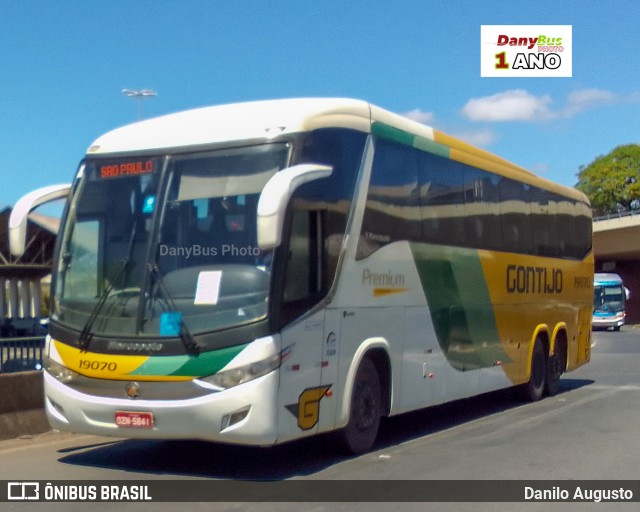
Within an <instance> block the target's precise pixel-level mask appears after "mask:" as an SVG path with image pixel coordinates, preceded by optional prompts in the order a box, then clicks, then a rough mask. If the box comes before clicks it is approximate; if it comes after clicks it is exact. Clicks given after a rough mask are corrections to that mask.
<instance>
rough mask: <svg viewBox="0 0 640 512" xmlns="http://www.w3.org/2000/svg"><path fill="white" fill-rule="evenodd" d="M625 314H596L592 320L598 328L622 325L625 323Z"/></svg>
mask: <svg viewBox="0 0 640 512" xmlns="http://www.w3.org/2000/svg"><path fill="white" fill-rule="evenodd" d="M624 319H625V314H624V313H616V314H615V315H610V316H598V315H594V316H593V318H592V321H591V324H592V325H593V327H596V328H603V329H606V328H609V327H622V326H623V325H624Z"/></svg>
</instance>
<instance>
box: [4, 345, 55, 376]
mask: <svg viewBox="0 0 640 512" xmlns="http://www.w3.org/2000/svg"><path fill="white" fill-rule="evenodd" d="M44 342H45V337H44V336H31V337H28V338H27V337H24V338H2V339H0V373H14V372H21V371H28V370H39V369H41V368H42V351H43V350H44Z"/></svg>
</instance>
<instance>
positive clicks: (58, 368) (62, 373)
mask: <svg viewBox="0 0 640 512" xmlns="http://www.w3.org/2000/svg"><path fill="white" fill-rule="evenodd" d="M42 364H43V365H44V369H45V370H46V372H47V373H48V374H49V375H51V376H52V377H53V378H54V379H56V380H57V381H60V382H62V383H63V384H68V383H69V382H71V381H72V380H74V379H75V378H76V377H77V376H78V374H77V373H76V372H74V371H72V370H69V368H67V367H66V366H63V365H61V364H60V363H57V362H56V361H54V360H53V359H51V358H50V357H49V356H48V355H43V357H42Z"/></svg>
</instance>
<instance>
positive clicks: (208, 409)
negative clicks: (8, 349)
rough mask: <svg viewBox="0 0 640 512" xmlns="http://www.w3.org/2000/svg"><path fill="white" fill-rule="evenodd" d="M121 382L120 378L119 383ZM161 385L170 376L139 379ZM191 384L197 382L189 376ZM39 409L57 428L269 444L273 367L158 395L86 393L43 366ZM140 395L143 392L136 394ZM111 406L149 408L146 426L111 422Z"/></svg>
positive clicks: (273, 430)
mask: <svg viewBox="0 0 640 512" xmlns="http://www.w3.org/2000/svg"><path fill="white" fill-rule="evenodd" d="M125 384H126V383H125V382H122V387H123V389H124V386H125ZM140 385H141V388H144V386H149V385H151V386H153V387H154V389H155V391H156V393H157V391H158V390H159V389H161V388H162V387H165V388H166V390H167V393H166V396H171V395H172V386H175V383H172V382H154V383H146V382H144V383H140ZM193 385H194V386H197V383H196V382H195V381H194V384H193ZM44 386H45V409H46V413H47V417H48V419H49V422H50V423H51V426H52V427H53V428H56V429H58V430H63V431H72V432H78V433H86V434H95V435H101V436H112V437H125V438H137V439H202V440H207V441H218V442H224V443H236V444H248V445H263V446H266V445H272V444H274V443H275V442H276V440H277V412H276V411H277V407H276V400H277V390H278V371H273V372H271V373H269V374H267V375H265V376H263V377H260V378H258V379H255V380H252V381H250V382H247V383H244V384H241V385H239V386H235V387H232V388H229V389H225V390H222V391H218V390H214V389H206V388H204V392H203V393H200V395H201V396H197V397H195V398H176V399H164V400H145V399H130V398H126V397H123V398H115V397H108V396H98V395H97V394H88V393H85V392H81V391H78V390H76V389H73V388H71V387H69V386H67V385H65V384H62V383H61V382H59V381H58V380H56V379H55V378H53V377H52V376H51V375H49V374H48V373H47V372H46V371H45V372H44ZM201 391H202V390H201ZM141 396H143V395H142V394H141ZM117 411H127V412H142V413H147V412H151V413H153V427H152V428H133V427H122V426H118V425H116V421H115V415H116V412H117Z"/></svg>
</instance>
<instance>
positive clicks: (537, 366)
mask: <svg viewBox="0 0 640 512" xmlns="http://www.w3.org/2000/svg"><path fill="white" fill-rule="evenodd" d="M546 374H547V356H546V354H545V351H544V346H543V345H542V342H541V341H540V339H536V341H535V343H534V345H533V353H532V354H531V373H530V378H529V382H527V383H526V384H523V385H522V393H523V395H524V398H525V399H526V400H528V401H530V402H537V401H538V400H540V399H541V398H542V395H543V394H544V389H545V382H546Z"/></svg>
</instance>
